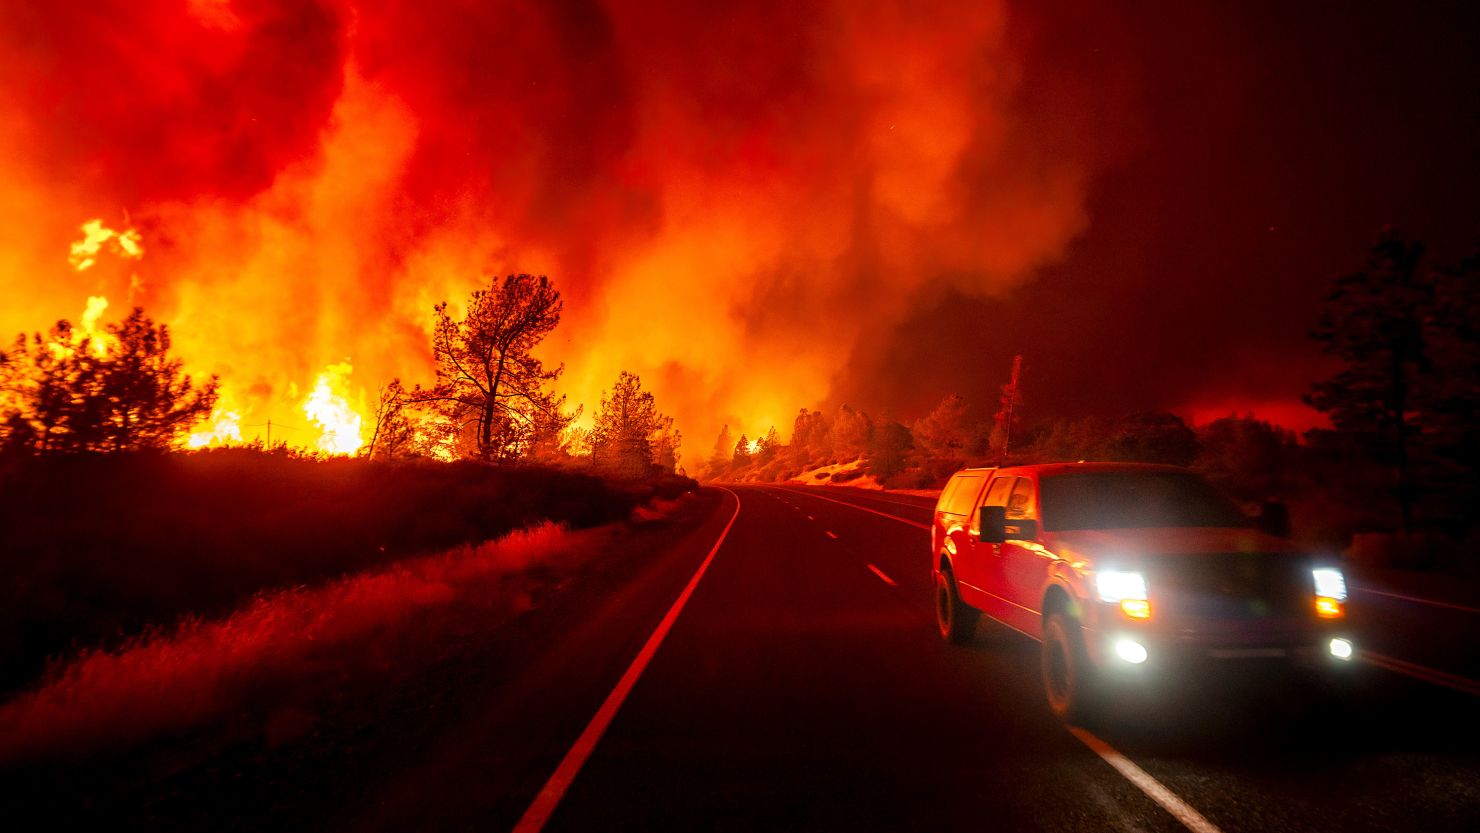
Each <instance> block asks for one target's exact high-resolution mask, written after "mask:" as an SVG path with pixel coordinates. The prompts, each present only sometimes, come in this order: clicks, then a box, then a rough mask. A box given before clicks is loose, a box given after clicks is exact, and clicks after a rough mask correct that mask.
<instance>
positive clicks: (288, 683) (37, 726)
mask: <svg viewBox="0 0 1480 833" xmlns="http://www.w3.org/2000/svg"><path fill="white" fill-rule="evenodd" d="M605 534H606V533H605V531H604V530H590V531H586V532H581V533H571V532H567V531H566V530H564V529H563V528H562V527H560V526H558V525H556V524H551V523H546V524H542V525H540V526H537V527H534V528H531V529H528V530H524V531H519V532H515V533H512V534H510V535H508V536H506V537H504V538H503V539H501V540H499V541H496V542H493V543H487V544H482V545H479V546H463V547H459V548H457V549H455V550H453V551H451V552H448V553H445V554H442V555H437V556H429V557H423V558H418V559H413V560H410V561H407V562H404V563H401V564H396V565H392V566H388V567H384V568H380V569H375V570H370V571H367V572H364V573H361V574H358V575H354V576H350V577H347V578H344V579H341V580H338V581H334V582H331V583H329V584H327V585H324V586H322V587H319V588H315V589H289V590H281V591H276V592H272V593H267V594H264V595H261V596H259V597H257V598H256V599H254V600H253V601H252V602H251V603H250V604H248V605H246V606H244V607H243V608H241V609H240V610H238V611H236V612H235V613H233V614H231V615H230V616H228V617H226V618H224V619H220V620H216V621H209V620H202V619H198V618H196V619H190V620H187V621H185V622H183V623H181V624H179V625H178V626H176V627H175V628H174V629H172V630H170V631H168V632H165V631H156V632H155V633H152V634H149V635H145V636H142V637H137V638H135V639H133V640H131V641H129V642H128V643H127V644H125V645H123V646H122V647H120V648H117V649H115V650H95V651H88V652H84V653H83V654H81V655H80V656H78V657H77V658H76V659H74V660H73V661H71V662H68V663H66V664H64V665H61V666H58V667H55V668H53V669H52V671H51V672H50V673H49V674H48V676H47V679H46V680H45V681H44V682H43V684H42V685H41V686H40V687H39V688H37V689H35V690H33V691H30V692H28V693H25V694H23V695H21V696H19V697H17V698H15V699H13V700H11V701H9V702H7V703H5V704H4V705H0V763H15V762H18V761H24V760H28V759H33V758H36V757H38V756H45V757H55V756H59V755H60V756H68V755H72V754H79V753H84V752H92V751H95V750H97V749H99V748H108V747H116V746H124V745H129V744H133V743H137V742H140V741H143V740H145V739H148V738H151V737H155V736H158V735H160V734H163V733H171V732H179V731H183V730H188V729H190V728H191V727H195V726H198V725H201V724H204V723H207V722H209V721H212V720H215V719H217V718H219V717H221V716H222V715H227V714H231V713H234V712H236V711H238V710H240V709H242V708H243V706H244V703H245V701H246V700H247V699H248V698H249V697H251V696H252V692H260V691H262V690H264V689H278V690H281V689H283V688H289V689H291V688H294V687H299V688H302V687H305V686H307V685H308V683H307V681H308V680H309V679H310V678H312V677H315V676H317V675H320V674H323V673H330V674H339V673H342V672H343V671H344V669H345V666H346V665H347V664H348V665H353V664H354V663H356V662H361V663H363V662H365V661H366V660H367V658H371V657H373V655H374V653H375V650H374V648H375V646H374V642H375V641H376V640H377V639H378V638H380V637H381V636H383V635H390V634H396V633H402V632H412V631H414V632H416V633H418V634H419V635H420V636H421V637H422V638H425V637H426V636H427V635H428V631H435V630H436V627H437V625H436V619H435V616H434V614H435V613H436V612H437V610H438V609H439V608H442V607H444V606H447V605H450V604H452V603H454V602H457V601H463V602H470V603H474V604H481V605H505V606H507V605H516V606H517V605H518V603H519V602H518V600H517V599H514V598H510V593H509V592H507V591H506V589H505V588H501V587H500V585H501V583H502V580H503V579H504V578H505V577H507V576H510V575H511V574H516V573H519V572H522V571H525V570H528V569H530V568H531V567H533V566H535V565H545V564H551V563H552V562H555V561H557V560H558V559H559V558H560V557H561V556H562V554H570V553H571V552H572V550H573V549H574V548H578V547H586V548H589V547H593V546H599V545H600V542H601V540H602V538H603V536H604V535H605ZM526 603H527V602H526ZM433 635H434V636H435V634H433ZM371 661H373V659H372V660H371Z"/></svg>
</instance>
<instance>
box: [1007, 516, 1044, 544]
mask: <svg viewBox="0 0 1480 833" xmlns="http://www.w3.org/2000/svg"><path fill="white" fill-rule="evenodd" d="M1007 538H1008V540H1012V541H1036V540H1037V539H1038V522H1037V521H1031V520H1028V519H1026V518H1024V519H1023V520H1020V521H1008V522H1007Z"/></svg>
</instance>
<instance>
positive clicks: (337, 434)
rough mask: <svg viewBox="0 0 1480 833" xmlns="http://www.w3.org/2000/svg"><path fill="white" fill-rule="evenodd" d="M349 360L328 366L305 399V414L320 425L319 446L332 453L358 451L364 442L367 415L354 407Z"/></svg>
mask: <svg viewBox="0 0 1480 833" xmlns="http://www.w3.org/2000/svg"><path fill="white" fill-rule="evenodd" d="M353 371H354V367H352V366H351V365H350V363H349V362H348V361H344V362H340V363H339V364H331V365H329V366H328V367H326V368H324V371H323V372H322V373H320V374H319V378H318V381H317V382H315V384H314V388H313V391H312V392H310V393H309V395H308V398H307V399H305V400H303V413H304V415H306V416H307V417H308V418H309V420H310V421H312V422H313V423H315V424H316V425H318V426H319V429H320V433H319V440H318V449H319V450H320V451H323V452H326V453H328V454H354V453H355V452H356V451H359V450H360V446H361V445H363V444H364V442H365V441H364V438H363V437H362V436H361V434H360V429H361V428H362V427H363V425H364V421H365V420H364V417H361V416H360V414H359V413H357V412H356V411H355V409H354V408H353V407H351V406H350V402H349V377H350V373H352V372H353Z"/></svg>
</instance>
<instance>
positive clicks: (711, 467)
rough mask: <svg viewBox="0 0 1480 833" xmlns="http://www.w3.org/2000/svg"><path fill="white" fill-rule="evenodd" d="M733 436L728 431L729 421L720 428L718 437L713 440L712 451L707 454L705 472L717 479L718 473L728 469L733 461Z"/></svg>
mask: <svg viewBox="0 0 1480 833" xmlns="http://www.w3.org/2000/svg"><path fill="white" fill-rule="evenodd" d="M734 452H735V437H734V435H732V434H731V433H730V425H729V423H725V427H724V428H721V429H720V432H719V437H718V438H717V439H715V441H714V451H713V452H712V453H711V454H710V455H709V464H708V466H707V467H706V469H705V474H707V475H708V476H709V477H711V478H714V479H718V478H719V476H720V475H722V474H724V473H725V472H726V471H729V468H730V465H731V464H732V463H734Z"/></svg>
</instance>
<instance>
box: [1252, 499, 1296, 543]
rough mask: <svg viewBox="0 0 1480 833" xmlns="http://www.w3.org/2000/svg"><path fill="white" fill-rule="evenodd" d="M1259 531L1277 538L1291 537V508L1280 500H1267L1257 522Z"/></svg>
mask: <svg viewBox="0 0 1480 833" xmlns="http://www.w3.org/2000/svg"><path fill="white" fill-rule="evenodd" d="M1255 523H1256V525H1257V526H1258V527H1259V531H1260V532H1263V533H1264V534H1266V535H1273V536H1274V537H1276V538H1289V537H1290V507H1288V506H1286V505H1285V504H1284V503H1283V502H1281V501H1278V500H1267V501H1265V502H1264V506H1263V507H1261V508H1260V510H1259V517H1258V519H1257V520H1256V521H1255Z"/></svg>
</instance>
